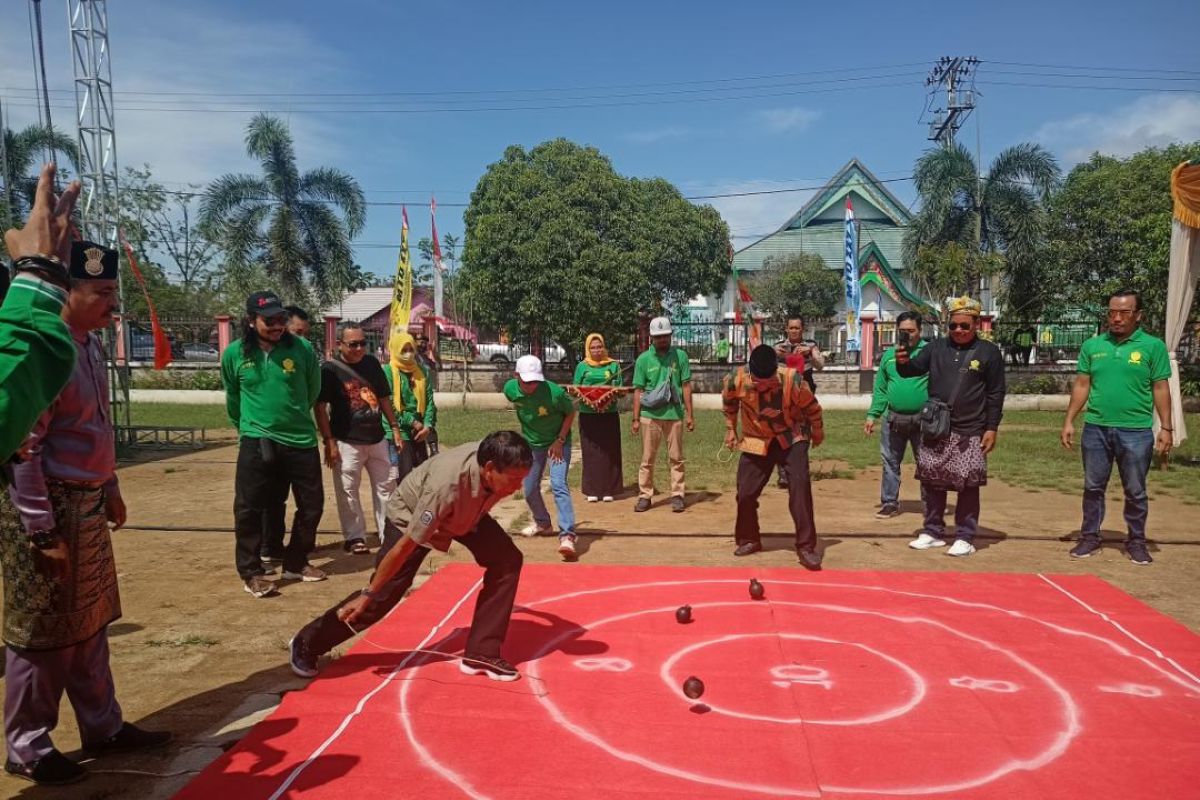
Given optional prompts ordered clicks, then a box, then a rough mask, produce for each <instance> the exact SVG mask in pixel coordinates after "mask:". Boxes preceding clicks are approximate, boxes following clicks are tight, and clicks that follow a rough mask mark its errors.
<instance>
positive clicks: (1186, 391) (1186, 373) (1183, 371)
mask: <svg viewBox="0 0 1200 800" xmlns="http://www.w3.org/2000/svg"><path fill="white" fill-rule="evenodd" d="M1179 393H1180V394H1181V395H1183V396H1184V397H1200V366H1185V367H1180V368H1179Z"/></svg>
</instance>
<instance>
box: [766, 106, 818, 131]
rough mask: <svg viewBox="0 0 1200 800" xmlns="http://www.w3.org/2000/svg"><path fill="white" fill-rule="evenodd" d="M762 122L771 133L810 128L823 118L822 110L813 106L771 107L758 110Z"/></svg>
mask: <svg viewBox="0 0 1200 800" xmlns="http://www.w3.org/2000/svg"><path fill="white" fill-rule="evenodd" d="M756 116H757V117H758V120H759V122H760V123H761V124H763V125H764V126H766V129H767V130H768V131H770V132H771V133H789V132H791V131H803V130H808V128H809V127H811V126H812V124H813V123H814V122H816V121H817V120H818V119H820V118H821V112H820V111H816V110H813V109H811V108H799V107H796V108H769V109H766V110H765V111H759V112H757V114H756Z"/></svg>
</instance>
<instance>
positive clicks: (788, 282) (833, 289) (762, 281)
mask: <svg viewBox="0 0 1200 800" xmlns="http://www.w3.org/2000/svg"><path fill="white" fill-rule="evenodd" d="M750 282H751V286H750V293H751V295H752V296H753V297H754V301H755V303H756V304H757V305H758V306H759V307H760V308H761V309H762V310H764V311H766V312H767V313H769V314H770V315H771V316H772V317H774V318H775V319H777V320H785V319H788V318H789V317H796V316H799V317H804V318H805V319H806V320H818V319H827V318H829V317H832V316H833V315H834V313H835V312H836V311H837V307H838V303H839V302H840V301H841V299H842V288H843V287H842V275H841V273H840V272H838V271H836V270H832V269H829V267H827V266H826V265H825V260H824V259H822V258H821V257H820V256H818V255H814V254H812V253H795V254H792V255H786V256H770V257H768V258H765V259H763V266H762V270H760V271H759V272H757V273H755V274H754V276H753V277H752V278H751V281H750Z"/></svg>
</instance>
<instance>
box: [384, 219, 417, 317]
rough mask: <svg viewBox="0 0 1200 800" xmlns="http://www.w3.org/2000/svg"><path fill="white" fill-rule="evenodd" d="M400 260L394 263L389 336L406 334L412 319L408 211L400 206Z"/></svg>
mask: <svg viewBox="0 0 1200 800" xmlns="http://www.w3.org/2000/svg"><path fill="white" fill-rule="evenodd" d="M400 215H401V218H402V220H403V223H402V225H401V226H400V259H399V260H398V261H397V262H396V280H395V283H393V284H392V313H391V332H390V333H391V336H393V337H394V336H395V335H396V334H397V333H407V332H408V322H409V319H410V318H411V317H412V290H413V287H412V260H411V259H410V258H409V254H408V209H406V208H404V207H403V206H401V208H400ZM389 338H390V337H389Z"/></svg>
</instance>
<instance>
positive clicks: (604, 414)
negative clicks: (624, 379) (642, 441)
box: [573, 333, 624, 503]
mask: <svg viewBox="0 0 1200 800" xmlns="http://www.w3.org/2000/svg"><path fill="white" fill-rule="evenodd" d="M584 353H585V354H586V355H585V357H584V360H583V361H581V362H579V366H577V367H576V368H575V379H574V381H573V382H574V384H575V385H576V386H609V387H613V386H620V385H621V365H620V363H618V362H617V361H614V360H613V359H612V358H609V355H608V348H607V347H606V346H605V344H604V337H603V336H601V335H600V334H598V333H593V334H591V335H590V336H588V337H587V340H586V341H585V343H584ZM581 398H582V400H583V402H582V403H581V404H580V408H579V446H580V449H581V450H582V451H583V481H582V482H583V494H584V496H585V497H587V500H588V502H589V503H595V502H599V501H600V500H604V502H606V503H610V502H612V500H613V498H614V497H615V496H616V495H618V494H620V492H621V489H622V487H623V486H624V479H623V476H622V472H621V420H620V415H619V414H618V412H617V403H616V396H615V395H608V396H607V397H604V398H602V399H599V401H597V400H595V399H592V398H590V397H589V394H588V393H584V394H582V395H581Z"/></svg>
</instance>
